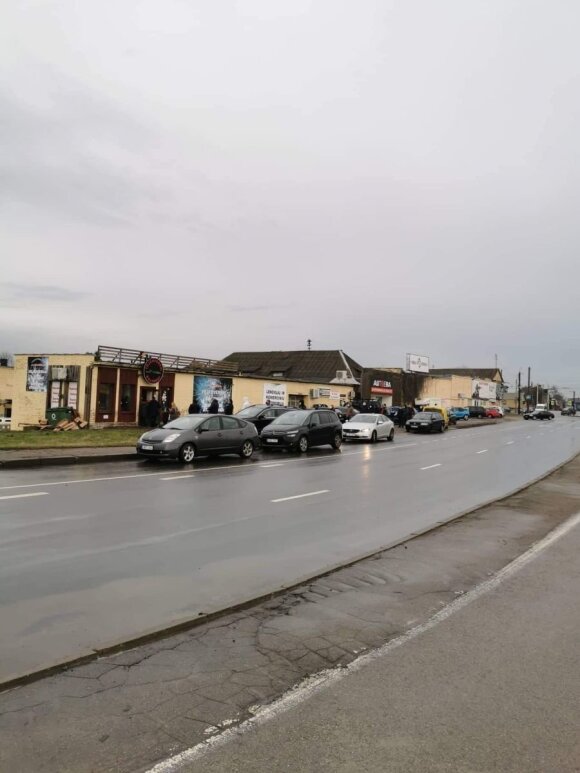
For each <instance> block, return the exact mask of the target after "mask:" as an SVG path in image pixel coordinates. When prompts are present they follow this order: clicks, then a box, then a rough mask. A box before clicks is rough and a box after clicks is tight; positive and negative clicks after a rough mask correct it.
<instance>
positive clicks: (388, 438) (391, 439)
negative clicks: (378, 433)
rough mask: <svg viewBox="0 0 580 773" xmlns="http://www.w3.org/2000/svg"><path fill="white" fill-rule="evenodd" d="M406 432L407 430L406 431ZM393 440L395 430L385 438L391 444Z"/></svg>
mask: <svg viewBox="0 0 580 773" xmlns="http://www.w3.org/2000/svg"><path fill="white" fill-rule="evenodd" d="M407 431H408V430H407ZM394 439H395V430H394V429H392V430H391V431H390V432H389V434H388V436H387V440H389V441H390V442H391V443H392V442H393V440H394Z"/></svg>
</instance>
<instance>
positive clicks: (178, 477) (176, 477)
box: [159, 473, 195, 480]
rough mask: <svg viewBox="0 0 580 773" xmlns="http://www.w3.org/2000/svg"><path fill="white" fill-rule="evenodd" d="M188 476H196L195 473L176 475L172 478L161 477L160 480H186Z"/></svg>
mask: <svg viewBox="0 0 580 773" xmlns="http://www.w3.org/2000/svg"><path fill="white" fill-rule="evenodd" d="M186 478H195V475H194V474H193V473H191V474H190V475H174V476H173V477H172V478H159V480H185V479H186Z"/></svg>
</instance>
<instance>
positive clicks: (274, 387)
mask: <svg viewBox="0 0 580 773" xmlns="http://www.w3.org/2000/svg"><path fill="white" fill-rule="evenodd" d="M268 401H269V405H286V384H264V402H265V403H267V404H268Z"/></svg>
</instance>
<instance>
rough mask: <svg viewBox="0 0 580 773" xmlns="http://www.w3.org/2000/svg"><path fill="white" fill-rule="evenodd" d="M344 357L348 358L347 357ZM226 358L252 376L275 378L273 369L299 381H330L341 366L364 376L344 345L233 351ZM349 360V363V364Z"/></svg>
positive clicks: (342, 368)
mask: <svg viewBox="0 0 580 773" xmlns="http://www.w3.org/2000/svg"><path fill="white" fill-rule="evenodd" d="M343 358H344V359H343ZM224 360H226V362H236V363H237V364H238V366H239V370H240V373H245V374H247V375H249V376H262V377H264V378H273V377H274V376H273V373H283V374H284V378H286V379H291V380H295V381H314V382H320V383H322V384H328V383H330V382H331V381H332V379H334V378H336V373H337V371H339V370H346V369H347V368H349V369H350V371H351V373H352V375H353V377H354V378H355V379H357V381H358V380H359V378H360V375H361V372H362V367H361V366H360V365H359V364H358V362H356V361H355V360H353V359H352V357H349V356H348V355H347V354H344V352H341V351H340V349H330V350H327V351H321V350H316V349H313V350H311V351H309V350H307V349H306V350H299V351H291V352H232V353H231V354H229V355H228V356H227V357H224ZM345 361H346V366H345Z"/></svg>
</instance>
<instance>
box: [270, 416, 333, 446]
mask: <svg viewBox="0 0 580 773" xmlns="http://www.w3.org/2000/svg"><path fill="white" fill-rule="evenodd" d="M325 445H330V446H332V447H333V448H335V449H336V450H337V451H338V449H339V448H340V447H341V445H342V424H341V423H340V419H339V418H338V416H337V415H336V413H335V412H334V411H331V410H323V409H320V408H319V409H314V410H296V411H288V412H287V413H283V414H282V415H281V416H278V418H277V419H274V421H273V422H272V423H271V424H269V425H268V426H267V427H266V428H265V429H264V430H263V432H262V448H263V449H264V451H270V450H272V449H275V448H287V449H290V450H292V451H298V453H304V452H305V451H308V449H309V448H310V447H311V446H325Z"/></svg>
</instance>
